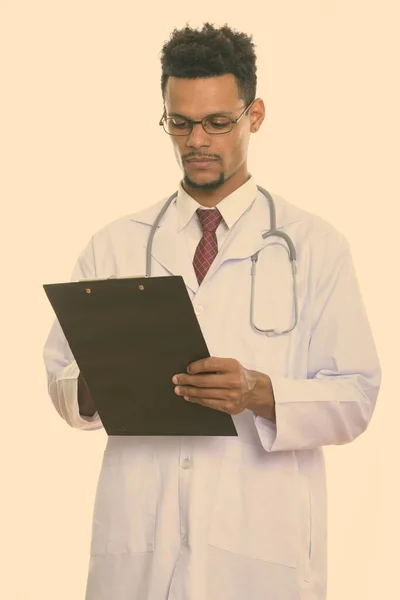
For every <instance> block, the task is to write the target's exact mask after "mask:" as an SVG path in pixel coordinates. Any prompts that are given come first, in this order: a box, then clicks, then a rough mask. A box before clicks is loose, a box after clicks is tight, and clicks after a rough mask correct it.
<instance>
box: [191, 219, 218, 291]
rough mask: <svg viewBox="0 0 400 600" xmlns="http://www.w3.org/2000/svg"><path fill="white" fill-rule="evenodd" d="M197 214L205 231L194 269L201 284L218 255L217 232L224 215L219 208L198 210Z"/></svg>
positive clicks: (198, 247)
mask: <svg viewBox="0 0 400 600" xmlns="http://www.w3.org/2000/svg"><path fill="white" fill-rule="evenodd" d="M196 213H197V216H198V217H199V221H200V224H201V228H202V230H203V236H202V238H201V240H200V242H199V244H198V246H197V248H196V252H195V254H194V259H193V267H194V270H195V273H196V277H197V281H198V282H199V284H200V283H201V282H202V281H203V279H204V277H205V276H206V274H207V271H208V269H209V268H210V266H211V264H212V262H213V260H214V258H215V257H216V256H217V253H218V242H217V236H216V233H215V232H216V230H217V227H218V225H219V224H220V222H221V220H222V215H221V213H220V212H219V210H218V209H217V208H214V209H211V210H205V209H202V208H198V209H197V210H196Z"/></svg>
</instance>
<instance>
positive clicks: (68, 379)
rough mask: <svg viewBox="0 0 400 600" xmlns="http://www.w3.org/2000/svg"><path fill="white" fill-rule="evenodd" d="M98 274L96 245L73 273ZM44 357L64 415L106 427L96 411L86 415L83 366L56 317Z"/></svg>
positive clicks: (81, 425)
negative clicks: (82, 405)
mask: <svg viewBox="0 0 400 600" xmlns="http://www.w3.org/2000/svg"><path fill="white" fill-rule="evenodd" d="M94 277H96V270H95V264H94V256H93V249H92V244H91V243H90V244H89V245H88V246H87V248H86V250H85V251H84V252H83V253H82V254H81V255H80V257H79V259H78V261H77V264H76V266H75V269H74V271H73V274H72V278H71V279H72V281H76V280H79V279H90V278H94ZM43 358H44V363H45V367H46V372H47V383H48V390H49V394H50V397H51V400H52V402H53V404H54V407H55V408H56V410H57V412H58V413H59V414H60V416H61V417H62V418H63V419H64V420H65V421H66V422H67V423H68V425H70V426H71V427H76V428H77V429H84V430H92V429H100V428H102V427H103V425H102V422H101V419H100V417H99V415H98V413H97V412H96V413H95V414H94V415H93V416H92V417H82V416H81V415H80V414H79V405H78V375H79V367H78V365H77V364H76V361H75V359H74V357H73V355H72V353H71V350H70V348H69V345H68V342H67V340H66V338H65V336H64V333H63V331H62V329H61V327H60V324H59V322H58V320H57V319H56V320H55V321H54V323H53V326H52V328H51V330H50V333H49V336H48V338H47V341H46V344H45V347H44V351H43Z"/></svg>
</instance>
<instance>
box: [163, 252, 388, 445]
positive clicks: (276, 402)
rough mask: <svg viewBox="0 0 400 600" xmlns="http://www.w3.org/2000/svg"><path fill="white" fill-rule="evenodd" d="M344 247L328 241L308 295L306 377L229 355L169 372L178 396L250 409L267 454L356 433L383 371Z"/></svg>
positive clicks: (338, 440) (224, 407) (227, 407)
mask: <svg viewBox="0 0 400 600" xmlns="http://www.w3.org/2000/svg"><path fill="white" fill-rule="evenodd" d="M345 246H346V247H345V248H344V249H343V246H342V247H341V251H340V253H338V251H337V248H336V252H335V251H334V250H333V249H332V247H330V245H329V244H326V256H325V258H324V259H323V260H321V265H322V266H321V275H320V276H319V277H317V281H316V284H314V288H315V293H314V294H310V302H312V305H311V314H312V330H311V335H310V342H309V350H308V356H307V358H308V361H307V362H308V367H307V378H304V379H295V378H290V377H284V376H282V375H279V374H274V373H268V374H266V373H259V372H256V371H248V370H246V369H244V368H243V367H242V366H241V365H240V364H239V363H238V362H237V361H234V360H233V359H217V358H212V359H206V360H205V361H197V362H196V363H193V365H191V366H190V367H191V370H190V374H189V375H187V374H180V375H177V376H175V377H174V379H173V383H175V384H179V385H178V387H177V388H176V393H177V394H179V395H182V396H185V397H186V398H187V399H188V401H192V402H198V403H200V404H204V405H206V406H210V407H211V408H215V409H217V410H222V411H224V412H228V413H230V414H238V413H239V412H241V411H242V410H244V409H245V408H248V409H249V410H252V412H253V414H254V421H255V426H256V428H257V431H258V434H259V437H260V440H261V443H262V444H263V446H264V448H265V450H267V451H282V450H299V449H305V448H315V447H318V446H324V445H330V444H344V443H347V442H350V441H352V440H353V439H355V438H356V437H357V436H358V435H360V434H361V433H362V432H363V431H364V430H365V429H366V427H367V425H368V423H369V421H370V419H371V416H372V413H373V410H374V407H375V402H376V398H377V395H378V390H379V386H380V376H381V373H380V367H379V361H378V358H377V355H376V351H375V346H374V342H373V339H372V336H371V332H370V328H369V324H368V320H367V317H366V314H365V309H364V306H363V302H362V298H361V295H360V291H359V288H358V284H357V280H356V276H355V273H354V268H353V264H352V260H351V257H350V253H349V250H348V247H347V244H346V245H345ZM311 296H312V299H311ZM295 360H296V359H295ZM206 371H217V372H218V374H217V375H204V372H206ZM201 373H203V374H201ZM217 378H218V379H217ZM185 386H186V387H185ZM188 386H190V387H188Z"/></svg>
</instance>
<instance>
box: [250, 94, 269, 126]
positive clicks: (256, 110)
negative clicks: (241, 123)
mask: <svg viewBox="0 0 400 600" xmlns="http://www.w3.org/2000/svg"><path fill="white" fill-rule="evenodd" d="M264 119H265V105H264V102H263V100H262V99H261V98H257V99H256V100H254V104H253V106H252V107H251V109H250V131H251V133H256V132H257V131H258V130H259V129H260V127H261V125H262V123H263V121H264Z"/></svg>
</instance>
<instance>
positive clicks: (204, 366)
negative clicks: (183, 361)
mask: <svg viewBox="0 0 400 600" xmlns="http://www.w3.org/2000/svg"><path fill="white" fill-rule="evenodd" d="M238 364H239V363H238V362H237V360H235V359H234V358H217V357H216V356H210V357H208V358H202V359H201V360H196V361H195V362H192V363H190V365H189V366H188V368H187V371H188V373H190V375H197V374H198V373H227V372H229V371H231V370H232V369H234V368H235V366H236V365H238Z"/></svg>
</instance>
